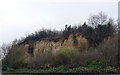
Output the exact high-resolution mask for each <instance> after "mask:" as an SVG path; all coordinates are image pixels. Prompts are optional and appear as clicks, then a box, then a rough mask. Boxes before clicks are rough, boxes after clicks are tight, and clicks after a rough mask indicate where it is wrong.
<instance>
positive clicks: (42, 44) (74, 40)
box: [24, 33, 88, 61]
mask: <svg viewBox="0 0 120 75" xmlns="http://www.w3.org/2000/svg"><path fill="white" fill-rule="evenodd" d="M24 47H25V49H27V50H28V51H27V52H29V51H32V53H26V54H25V57H26V59H25V60H26V61H29V60H30V58H34V57H35V56H36V55H37V53H44V52H52V53H53V54H55V53H56V52H57V51H59V50H61V49H62V48H69V49H73V50H74V49H79V50H80V49H81V48H82V49H84V50H87V48H88V41H87V39H86V38H84V37H83V36H82V34H79V33H76V34H71V35H69V37H68V38H67V39H65V38H60V39H58V40H57V41H55V40H51V41H50V40H48V39H44V40H40V41H37V42H34V43H29V44H25V45H24Z"/></svg>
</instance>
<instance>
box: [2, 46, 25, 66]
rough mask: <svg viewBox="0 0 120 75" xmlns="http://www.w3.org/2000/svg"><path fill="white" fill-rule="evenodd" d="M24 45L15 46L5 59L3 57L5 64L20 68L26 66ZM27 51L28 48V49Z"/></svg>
mask: <svg viewBox="0 0 120 75" xmlns="http://www.w3.org/2000/svg"><path fill="white" fill-rule="evenodd" d="M25 50H26V49H25V48H24V46H16V47H15V46H14V47H12V48H11V50H10V51H9V53H8V55H7V56H6V58H5V59H3V65H7V66H8V67H12V68H20V67H23V66H24V63H25V62H24V53H25ZM26 51H27V50H26Z"/></svg>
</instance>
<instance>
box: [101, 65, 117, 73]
mask: <svg viewBox="0 0 120 75" xmlns="http://www.w3.org/2000/svg"><path fill="white" fill-rule="evenodd" d="M102 71H103V72H104V73H117V72H118V71H117V69H116V68H115V67H111V66H108V67H106V68H105V69H103V70H102Z"/></svg>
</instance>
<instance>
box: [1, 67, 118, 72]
mask: <svg viewBox="0 0 120 75" xmlns="http://www.w3.org/2000/svg"><path fill="white" fill-rule="evenodd" d="M3 73H119V72H118V69H117V68H114V67H110V66H109V67H106V68H103V69H96V67H74V68H68V67H65V66H59V67H50V68H43V69H26V68H21V69H12V68H8V70H6V71H3Z"/></svg>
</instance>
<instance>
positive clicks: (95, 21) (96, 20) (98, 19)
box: [88, 12, 107, 27]
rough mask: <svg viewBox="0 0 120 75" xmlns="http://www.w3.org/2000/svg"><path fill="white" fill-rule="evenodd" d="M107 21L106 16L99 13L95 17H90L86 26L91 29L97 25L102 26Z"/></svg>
mask: <svg viewBox="0 0 120 75" xmlns="http://www.w3.org/2000/svg"><path fill="white" fill-rule="evenodd" d="M106 21H107V15H106V14H104V13H103V12H99V13H98V14H97V15H91V16H90V18H89V19H88V24H89V25H91V26H92V27H97V26H98V25H99V24H100V25H103V24H105V23H106Z"/></svg>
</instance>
